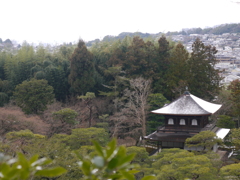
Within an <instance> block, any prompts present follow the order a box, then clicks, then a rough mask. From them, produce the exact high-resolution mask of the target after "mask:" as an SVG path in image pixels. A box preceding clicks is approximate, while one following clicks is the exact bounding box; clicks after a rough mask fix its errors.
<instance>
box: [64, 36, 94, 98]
mask: <svg viewBox="0 0 240 180" xmlns="http://www.w3.org/2000/svg"><path fill="white" fill-rule="evenodd" d="M70 63H71V64H70V74H69V78H68V81H69V83H70V85H71V89H72V92H73V93H75V94H85V93H86V92H88V91H89V90H91V88H93V87H94V85H95V77H94V71H95V70H94V65H93V56H92V54H91V53H90V52H89V51H88V49H87V47H86V45H85V43H84V42H83V41H82V40H79V42H78V47H77V48H76V49H75V50H74V53H73V54H72V56H71V58H70Z"/></svg>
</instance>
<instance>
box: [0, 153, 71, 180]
mask: <svg viewBox="0 0 240 180" xmlns="http://www.w3.org/2000/svg"><path fill="white" fill-rule="evenodd" d="M51 162H52V161H51V160H49V159H47V158H40V159H39V157H38V155H35V156H33V157H32V158H31V159H30V160H27V159H26V157H25V156H24V155H23V154H21V153H19V154H18V157H17V158H10V157H7V156H4V155H3V154H0V179H1V180H18V179H21V180H27V179H33V178H34V176H41V177H56V176H59V175H61V174H63V173H65V172H66V170H65V169H64V168H62V167H54V168H45V167H44V166H47V165H49V164H50V163H51Z"/></svg>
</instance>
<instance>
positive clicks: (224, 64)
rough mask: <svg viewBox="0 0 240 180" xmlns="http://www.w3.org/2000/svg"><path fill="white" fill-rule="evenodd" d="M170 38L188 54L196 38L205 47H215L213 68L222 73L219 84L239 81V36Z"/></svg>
mask: <svg viewBox="0 0 240 180" xmlns="http://www.w3.org/2000/svg"><path fill="white" fill-rule="evenodd" d="M170 38H171V39H172V41H174V42H181V43H182V44H183V45H184V46H185V48H186V49H187V50H188V52H190V53H191V51H192V44H193V42H194V41H195V40H196V38H199V39H200V40H201V41H202V42H203V43H204V44H205V45H212V46H215V47H216V49H217V50H218V52H217V54H216V56H217V60H218V61H219V63H218V64H217V65H216V66H215V68H216V69H219V70H221V71H222V73H221V76H222V77H223V80H222V81H221V83H222V84H223V85H229V84H230V82H231V81H233V80H236V79H239V80H240V34H237V33H224V34H222V35H214V34H190V35H172V36H170Z"/></svg>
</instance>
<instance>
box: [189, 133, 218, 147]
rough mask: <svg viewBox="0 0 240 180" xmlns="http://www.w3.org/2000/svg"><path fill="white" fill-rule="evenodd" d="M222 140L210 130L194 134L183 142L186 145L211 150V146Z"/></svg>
mask: <svg viewBox="0 0 240 180" xmlns="http://www.w3.org/2000/svg"><path fill="white" fill-rule="evenodd" d="M221 142H222V140H221V139H219V138H218V137H217V136H216V134H215V133H214V132H212V131H201V132H200V133H198V134H196V135H194V136H193V137H191V138H187V139H186V141H185V144H186V145H187V146H188V147H202V148H203V149H202V151H205V150H208V151H209V150H211V148H212V147H213V146H214V145H215V144H217V143H221Z"/></svg>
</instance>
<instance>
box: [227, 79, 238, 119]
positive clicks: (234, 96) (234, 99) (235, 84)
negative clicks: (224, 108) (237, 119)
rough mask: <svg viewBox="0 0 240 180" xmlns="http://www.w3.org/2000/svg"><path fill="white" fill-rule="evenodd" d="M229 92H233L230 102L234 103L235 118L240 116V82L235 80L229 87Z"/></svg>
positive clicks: (233, 112)
mask: <svg viewBox="0 0 240 180" xmlns="http://www.w3.org/2000/svg"><path fill="white" fill-rule="evenodd" d="M228 90H230V91H231V98H230V100H231V101H232V104H233V107H232V114H233V115H234V116H239V115H240V111H239V110H240V103H239V102H240V81H239V80H238V79H237V80H234V81H232V82H231V83H230V85H229V86H228Z"/></svg>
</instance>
